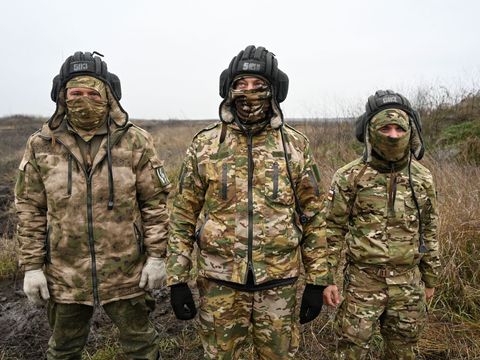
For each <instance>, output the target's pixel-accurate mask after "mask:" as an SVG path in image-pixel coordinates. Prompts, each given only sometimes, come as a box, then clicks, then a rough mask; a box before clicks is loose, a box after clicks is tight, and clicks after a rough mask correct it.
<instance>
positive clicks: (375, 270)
mask: <svg viewBox="0 0 480 360" xmlns="http://www.w3.org/2000/svg"><path fill="white" fill-rule="evenodd" d="M350 265H353V266H355V267H356V268H357V269H359V270H361V271H363V272H366V273H367V274H369V275H376V276H379V277H382V278H386V277H394V276H399V275H404V274H406V273H408V272H409V271H412V270H414V269H416V268H417V267H418V265H399V266H375V265H367V264H361V265H359V264H350Z"/></svg>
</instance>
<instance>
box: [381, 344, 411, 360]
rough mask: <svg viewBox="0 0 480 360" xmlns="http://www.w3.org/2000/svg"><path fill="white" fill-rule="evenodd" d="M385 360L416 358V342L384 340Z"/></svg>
mask: <svg viewBox="0 0 480 360" xmlns="http://www.w3.org/2000/svg"><path fill="white" fill-rule="evenodd" d="M385 345H386V346H385V356H384V357H383V358H384V359H385V360H387V359H388V360H390V359H392V360H415V359H416V358H417V356H416V353H415V349H416V347H417V346H416V342H414V343H408V342H405V340H403V341H402V340H400V341H398V340H396V341H388V340H387V341H386V344H385Z"/></svg>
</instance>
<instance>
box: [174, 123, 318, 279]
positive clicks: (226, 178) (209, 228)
mask: <svg viewBox="0 0 480 360" xmlns="http://www.w3.org/2000/svg"><path fill="white" fill-rule="evenodd" d="M224 126H225V127H226V129H225V130H226V132H225V138H224V141H223V142H222V141H220V140H221V137H222V136H221V133H222V125H221V123H217V124H214V125H213V126H210V127H207V128H206V129H204V130H203V131H201V132H200V133H198V134H197V135H196V136H195V138H194V139H193V142H192V144H191V146H190V147H189V149H188V150H187V154H186V158H185V161H184V163H183V167H182V171H181V175H180V179H179V185H178V193H177V195H176V196H175V198H174V204H173V210H172V214H171V227H170V237H169V242H168V250H167V273H168V280H167V282H168V284H169V285H172V284H176V283H182V282H186V281H187V280H188V279H189V271H190V269H191V264H192V250H193V247H194V243H195V242H197V244H198V248H199V252H198V255H197V262H198V273H199V275H200V276H203V277H207V278H212V279H218V280H223V281H229V282H234V283H238V284H246V282H247V273H248V270H249V268H250V269H251V270H252V271H253V274H254V283H255V285H257V284H262V283H266V282H268V281H271V280H277V279H287V278H293V277H297V276H298V275H299V274H300V268H301V264H302V263H303V266H304V268H305V272H306V281H307V282H308V283H312V284H317V285H324V284H327V283H328V280H327V277H328V266H327V262H326V242H325V218H324V213H323V211H322V199H323V194H321V191H320V189H319V172H318V168H317V166H316V165H315V163H314V160H313V157H312V153H311V150H310V147H309V144H308V141H307V139H306V138H305V136H304V135H302V134H301V133H300V132H298V131H296V130H295V129H293V128H291V127H289V126H285V127H284V131H285V134H286V136H287V138H288V140H287V143H288V145H287V148H288V151H287V153H288V154H290V156H291V168H292V177H293V181H294V183H295V185H294V186H295V187H296V189H297V192H298V196H299V199H300V203H301V205H302V207H303V211H304V213H306V215H308V217H309V221H308V222H307V223H306V224H304V225H303V228H302V226H301V225H300V224H299V222H298V220H297V219H296V215H295V214H296V212H295V202H294V196H293V190H292V187H291V185H290V180H289V177H288V175H287V169H286V162H285V158H284V150H283V146H282V140H281V133H280V130H279V129H274V128H272V127H271V126H270V125H268V126H267V127H266V128H265V129H264V130H262V132H260V133H259V134H257V135H254V136H252V137H247V136H246V135H245V134H244V133H243V132H242V131H240V129H239V128H238V127H237V126H236V125H235V124H229V125H224ZM250 160H251V161H250ZM249 174H250V176H249Z"/></svg>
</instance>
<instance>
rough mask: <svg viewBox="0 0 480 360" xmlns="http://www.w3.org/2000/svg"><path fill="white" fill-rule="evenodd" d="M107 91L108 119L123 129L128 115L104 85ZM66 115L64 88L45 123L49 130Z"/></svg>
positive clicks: (60, 122)
mask: <svg viewBox="0 0 480 360" xmlns="http://www.w3.org/2000/svg"><path fill="white" fill-rule="evenodd" d="M105 86H106V90H107V98H108V105H109V107H110V110H109V117H110V119H111V120H113V122H114V123H115V124H116V125H117V126H118V127H123V126H125V125H126V124H127V122H128V113H127V112H126V111H125V110H124V109H123V108H122V106H121V105H120V101H118V99H117V98H116V97H115V96H114V93H113V91H112V89H111V88H110V85H109V84H108V83H105ZM66 113H67V108H66V103H65V87H63V88H62V90H61V91H60V92H59V95H58V99H57V106H56V108H55V112H54V113H53V115H52V116H51V117H50V119H49V120H48V121H47V123H48V126H49V128H50V129H51V130H55V129H56V128H58V127H59V126H60V124H62V122H63V121H64V120H65V115H66Z"/></svg>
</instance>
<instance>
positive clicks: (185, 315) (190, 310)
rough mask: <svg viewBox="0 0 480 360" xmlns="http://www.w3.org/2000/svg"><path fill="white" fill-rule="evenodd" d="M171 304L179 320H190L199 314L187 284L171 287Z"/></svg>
mask: <svg viewBox="0 0 480 360" xmlns="http://www.w3.org/2000/svg"><path fill="white" fill-rule="evenodd" d="M170 303H171V304H172V308H173V312H174V313H175V316H176V317H177V319H180V320H190V319H193V318H194V317H195V315H196V314H197V308H196V307H195V302H194V301H193V296H192V292H191V291H190V288H189V287H188V285H187V284H186V283H181V284H175V285H172V286H170Z"/></svg>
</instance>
